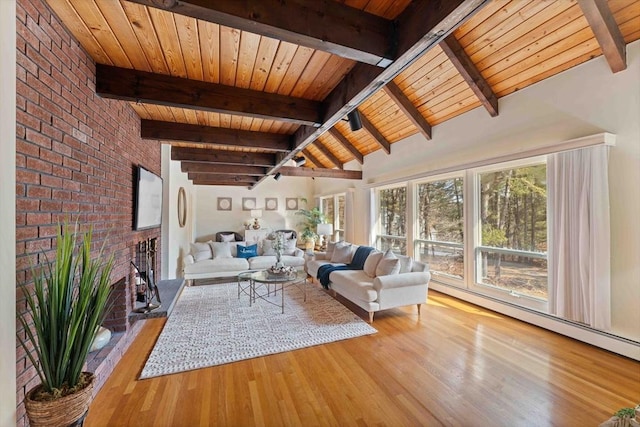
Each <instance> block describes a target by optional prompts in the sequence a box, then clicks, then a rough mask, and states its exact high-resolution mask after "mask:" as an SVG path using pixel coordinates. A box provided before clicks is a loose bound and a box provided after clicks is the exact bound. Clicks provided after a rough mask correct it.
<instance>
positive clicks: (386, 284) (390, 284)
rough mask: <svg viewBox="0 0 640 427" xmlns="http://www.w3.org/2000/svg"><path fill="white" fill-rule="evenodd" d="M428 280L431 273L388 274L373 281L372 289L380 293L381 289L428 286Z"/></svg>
mask: <svg viewBox="0 0 640 427" xmlns="http://www.w3.org/2000/svg"><path fill="white" fill-rule="evenodd" d="M429 279H431V273H428V272H413V273H402V274H390V275H388V276H378V277H376V278H375V279H373V288H374V289H375V290H376V291H380V290H382V289H391V288H403V287H406V286H419V285H428V284H429Z"/></svg>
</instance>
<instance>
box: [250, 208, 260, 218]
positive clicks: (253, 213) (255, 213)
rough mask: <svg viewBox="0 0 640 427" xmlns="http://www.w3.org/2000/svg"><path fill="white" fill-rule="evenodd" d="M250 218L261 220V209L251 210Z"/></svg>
mask: <svg viewBox="0 0 640 427" xmlns="http://www.w3.org/2000/svg"><path fill="white" fill-rule="evenodd" d="M251 218H262V209H251Z"/></svg>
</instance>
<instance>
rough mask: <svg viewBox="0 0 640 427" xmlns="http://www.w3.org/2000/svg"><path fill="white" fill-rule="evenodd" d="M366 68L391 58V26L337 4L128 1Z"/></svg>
mask: <svg viewBox="0 0 640 427" xmlns="http://www.w3.org/2000/svg"><path fill="white" fill-rule="evenodd" d="M130 1H132V2H134V3H139V4H144V5H147V6H151V7H157V8H161V9H164V10H167V11H169V12H173V13H177V14H181V15H186V16H191V17H193V18H197V19H200V20H203V21H208V22H214V23H217V24H220V25H225V26H227V27H231V28H237V29H240V30H244V31H248V32H251V33H254V34H259V35H262V36H267V37H271V38H274V39H278V40H284V41H288V42H290V43H294V44H297V45H302V46H307V47H310V48H313V49H316V50H322V51H325V52H330V53H332V54H334V55H338V56H342V57H345V58H350V59H353V60H355V61H359V62H365V63H368V64H371V65H380V66H383V67H384V66H387V65H388V64H389V63H390V62H391V61H392V60H393V59H394V47H395V43H394V41H395V40H394V31H393V23H392V22H391V21H389V20H386V19H384V18H381V17H379V16H376V15H373V14H371V13H367V12H364V11H361V10H358V9H355V8H352V7H349V6H346V5H344V4H342V3H339V2H333V1H318V0H300V1H287V2H284V1H281V0H244V1H205V0H181V1H176V0H165V1H158V0H130Z"/></svg>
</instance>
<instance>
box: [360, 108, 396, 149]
mask: <svg viewBox="0 0 640 427" xmlns="http://www.w3.org/2000/svg"><path fill="white" fill-rule="evenodd" d="M360 120H361V121H362V128H363V129H364V130H366V131H367V132H369V135H371V137H372V138H373V139H375V140H376V142H377V143H378V145H380V147H382V149H383V150H384V151H386V152H387V154H391V144H390V143H389V141H388V140H387V138H385V137H384V135H382V134H381V133H380V131H379V130H378V129H376V127H375V126H374V125H373V124H372V123H371V122H370V121H369V119H367V117H366V116H365V115H364V114H362V112H360Z"/></svg>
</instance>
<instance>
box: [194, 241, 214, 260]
mask: <svg viewBox="0 0 640 427" xmlns="http://www.w3.org/2000/svg"><path fill="white" fill-rule="evenodd" d="M190 247H191V256H193V259H194V260H195V261H196V262H198V261H202V260H203V259H211V258H213V254H212V253H211V246H209V243H198V242H196V243H191V245H190Z"/></svg>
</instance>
